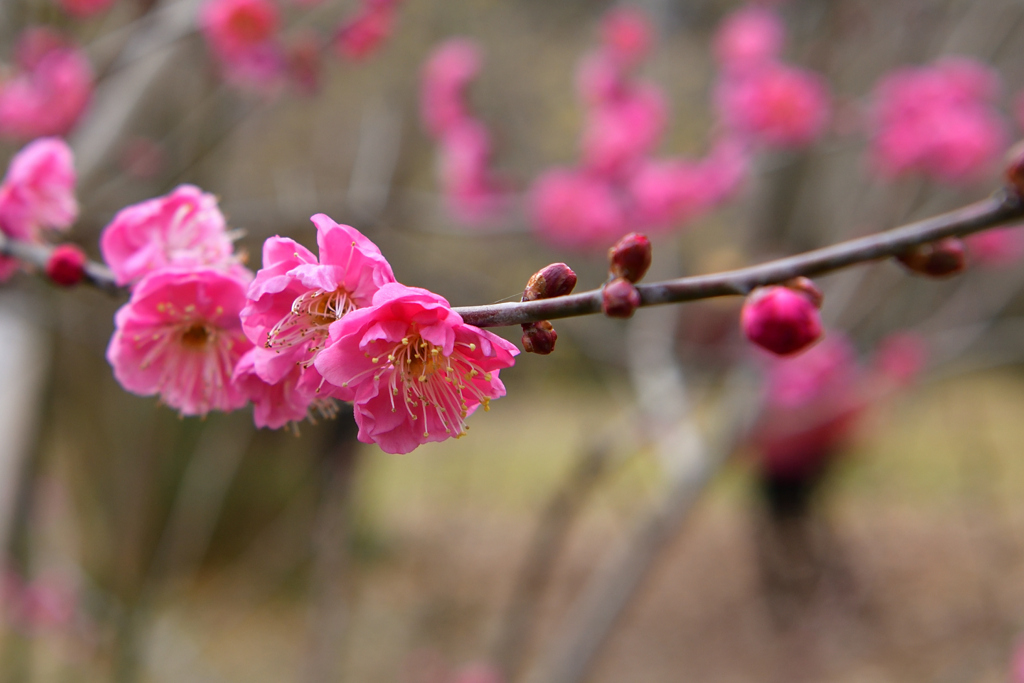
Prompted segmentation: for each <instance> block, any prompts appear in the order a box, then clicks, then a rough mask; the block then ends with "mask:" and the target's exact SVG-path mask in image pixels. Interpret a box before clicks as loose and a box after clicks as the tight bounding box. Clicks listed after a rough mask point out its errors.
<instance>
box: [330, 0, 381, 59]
mask: <svg viewBox="0 0 1024 683" xmlns="http://www.w3.org/2000/svg"><path fill="white" fill-rule="evenodd" d="M394 24H395V8H394V3H392V2H366V3H365V4H364V6H363V7H362V8H361V9H360V11H359V13H358V14H356V16H355V17H353V18H352V19H350V20H348V21H346V22H345V23H344V24H342V25H341V26H340V27H339V28H338V32H337V33H336V34H335V46H336V47H337V50H338V54H340V55H341V56H342V57H344V58H346V59H351V60H360V59H365V58H367V57H369V56H370V55H371V54H373V53H374V52H376V51H377V50H378V49H379V48H380V46H381V45H383V44H384V41H385V40H387V39H388V37H389V36H390V35H391V33H392V31H394Z"/></svg>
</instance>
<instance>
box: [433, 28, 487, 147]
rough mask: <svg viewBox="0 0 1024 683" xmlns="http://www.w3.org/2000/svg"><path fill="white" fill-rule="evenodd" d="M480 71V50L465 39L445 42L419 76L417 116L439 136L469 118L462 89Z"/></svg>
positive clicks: (435, 135) (435, 50) (436, 50)
mask: <svg viewBox="0 0 1024 683" xmlns="http://www.w3.org/2000/svg"><path fill="white" fill-rule="evenodd" d="M479 71H480V49H479V48H478V47H477V45H476V43H474V42H473V41H471V40H468V39H465V38H453V39H451V40H448V41H445V42H444V43H442V44H441V45H439V46H438V47H436V48H434V50H433V51H432V52H431V53H430V57H428V58H427V61H426V63H425V64H424V65H423V69H422V71H421V75H420V117H421V118H422V120H423V125H424V127H425V128H426V129H427V131H428V132H429V133H430V134H431V135H433V136H434V137H435V138H440V137H442V136H443V135H444V134H445V133H446V132H447V131H449V130H450V129H452V128H453V127H455V126H457V125H459V124H461V123H463V122H464V121H465V120H466V119H468V118H470V114H469V107H468V105H467V104H466V101H465V97H466V95H465V89H466V88H467V87H468V86H469V84H470V83H471V82H472V81H473V79H474V78H476V76H477V74H478V73H479Z"/></svg>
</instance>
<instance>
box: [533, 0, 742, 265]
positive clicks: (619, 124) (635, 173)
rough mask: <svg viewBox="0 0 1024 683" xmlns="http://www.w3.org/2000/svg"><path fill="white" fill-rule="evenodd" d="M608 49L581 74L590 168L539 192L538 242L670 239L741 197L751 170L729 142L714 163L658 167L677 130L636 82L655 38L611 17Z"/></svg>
mask: <svg viewBox="0 0 1024 683" xmlns="http://www.w3.org/2000/svg"><path fill="white" fill-rule="evenodd" d="M601 28H602V30H601V38H602V40H601V44H600V47H599V48H598V49H597V50H596V51H595V52H594V53H592V54H590V55H588V56H586V57H585V58H584V59H583V61H582V62H581V64H580V67H579V70H578V72H577V90H578V92H579V95H580V97H581V99H582V101H583V103H584V105H585V108H586V119H585V124H584V131H583V136H582V159H581V163H580V164H579V165H578V166H576V167H571V168H554V169H550V170H548V171H546V172H544V173H542V174H541V175H540V176H539V177H538V178H537V179H536V180H535V181H534V183H533V187H532V188H531V191H530V204H531V213H532V216H533V220H534V223H535V225H536V228H537V232H538V235H539V236H540V237H541V238H542V239H544V240H545V241H548V242H550V243H552V244H555V245H557V246H562V247H571V248H583V249H592V248H601V247H607V246H608V245H610V244H611V243H613V242H614V241H615V240H616V239H617V238H618V237H620V236H621V235H623V234H624V233H626V232H629V231H630V230H634V229H639V230H641V231H643V232H645V233H648V234H658V233H663V232H665V231H667V230H669V229H671V228H672V227H674V226H676V225H678V224H680V223H683V222H685V221H688V220H690V219H693V218H695V217H696V216H698V215H700V214H701V213H703V212H705V211H707V210H708V209H710V208H712V207H714V206H716V205H717V204H719V203H721V202H722V201H724V200H725V199H726V198H728V197H729V196H731V195H732V194H733V193H734V192H735V190H736V189H737V188H738V186H739V184H740V183H741V181H742V179H743V177H744V175H745V172H746V167H747V155H746V152H745V149H744V146H743V145H741V144H738V141H736V140H734V139H732V138H729V137H724V138H722V139H721V140H719V141H718V142H716V143H715V145H714V146H713V148H712V150H711V152H710V153H709V154H708V155H707V157H705V158H704V159H700V160H691V159H684V158H662V159H658V158H654V157H653V156H652V154H653V152H654V149H655V147H656V146H657V145H658V143H659V142H660V141H661V139H662V137H663V135H664V133H665V128H666V124H667V121H668V110H667V105H666V102H665V97H664V94H663V93H662V91H661V89H660V88H658V87H657V86H656V85H654V84H653V83H650V82H647V81H644V80H642V79H640V78H638V77H637V76H636V73H635V72H636V69H637V68H638V67H639V66H640V65H641V63H642V62H643V60H644V58H645V57H646V56H647V55H648V53H649V52H650V49H651V46H652V42H653V29H652V27H651V26H650V24H649V23H648V21H647V19H646V18H645V16H644V15H643V14H641V13H640V12H639V11H638V10H633V9H618V10H614V11H612V12H611V13H610V14H608V15H607V16H606V17H605V19H604V21H603V23H602V27H601Z"/></svg>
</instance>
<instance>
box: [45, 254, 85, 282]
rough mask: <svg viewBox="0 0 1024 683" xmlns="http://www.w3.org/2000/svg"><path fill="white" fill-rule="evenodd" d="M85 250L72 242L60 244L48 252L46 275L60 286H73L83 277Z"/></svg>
mask: <svg viewBox="0 0 1024 683" xmlns="http://www.w3.org/2000/svg"><path fill="white" fill-rule="evenodd" d="M85 262H86V257H85V252H83V251H82V250H81V249H80V248H78V247H77V246H75V245H74V244H61V245H58V246H57V247H54V249H53V251H52V252H50V258H49V259H48V260H47V261H46V276H47V277H49V278H50V279H51V280H53V282H55V283H56V284H58V285H60V286H61V287H74V286H75V285H77V284H78V283H79V282H81V281H82V280H83V279H84V278H85Z"/></svg>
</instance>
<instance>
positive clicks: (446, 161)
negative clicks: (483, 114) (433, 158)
mask: <svg viewBox="0 0 1024 683" xmlns="http://www.w3.org/2000/svg"><path fill="white" fill-rule="evenodd" d="M490 159H491V141H490V134H489V133H488V132H487V129H486V128H485V127H484V125H483V124H482V123H480V122H479V121H477V120H475V119H467V120H465V121H463V122H461V123H460V124H459V125H456V126H453V127H451V128H450V129H449V130H448V131H446V132H445V134H444V136H443V137H442V138H441V144H440V147H439V150H438V172H439V176H440V180H441V192H442V194H443V195H444V198H445V202H446V203H447V205H448V209H449V211H450V212H451V213H452V214H453V215H455V216H457V217H458V218H459V220H461V221H462V222H463V223H467V224H479V223H483V222H486V221H487V220H489V219H491V218H493V217H495V216H498V215H500V214H501V212H502V210H503V209H504V208H506V207H505V203H506V202H505V190H504V187H503V184H502V183H501V182H499V181H498V180H497V179H496V178H495V177H494V174H493V173H492V172H491V169H490Z"/></svg>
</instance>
